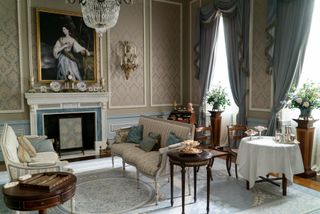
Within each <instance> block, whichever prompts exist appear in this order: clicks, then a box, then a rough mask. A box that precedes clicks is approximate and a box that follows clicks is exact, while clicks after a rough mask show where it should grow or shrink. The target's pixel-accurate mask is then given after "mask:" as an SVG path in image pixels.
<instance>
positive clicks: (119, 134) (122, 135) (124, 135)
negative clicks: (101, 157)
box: [114, 127, 131, 143]
mask: <svg viewBox="0 0 320 214" xmlns="http://www.w3.org/2000/svg"><path fill="white" fill-rule="evenodd" d="M130 129H131V127H127V128H121V129H118V130H116V136H115V142H114V143H123V142H127V139H128V133H129V131H130Z"/></svg>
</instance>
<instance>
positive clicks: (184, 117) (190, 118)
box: [168, 110, 196, 124]
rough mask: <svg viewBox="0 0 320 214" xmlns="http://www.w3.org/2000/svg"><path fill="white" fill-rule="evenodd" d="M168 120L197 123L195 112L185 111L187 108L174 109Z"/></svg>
mask: <svg viewBox="0 0 320 214" xmlns="http://www.w3.org/2000/svg"><path fill="white" fill-rule="evenodd" d="M168 120H175V121H179V122H183V123H191V124H195V123H196V115H195V113H194V112H190V111H185V110H173V111H172V112H171V113H170V115H169V117H168Z"/></svg>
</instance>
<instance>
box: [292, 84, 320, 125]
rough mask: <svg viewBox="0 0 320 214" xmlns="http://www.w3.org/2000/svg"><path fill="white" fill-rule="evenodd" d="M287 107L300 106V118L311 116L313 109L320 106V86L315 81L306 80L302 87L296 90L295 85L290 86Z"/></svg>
mask: <svg viewBox="0 0 320 214" xmlns="http://www.w3.org/2000/svg"><path fill="white" fill-rule="evenodd" d="M287 99H288V102H287V107H288V108H290V109H292V108H298V109H299V110H300V116H299V118H303V119H306V120H307V119H309V118H311V111H312V110H313V109H319V108H320V87H319V85H318V84H316V83H314V82H306V83H304V84H303V85H302V88H300V89H299V90H296V87H295V86H292V87H291V88H290V91H289V93H288V97H287Z"/></svg>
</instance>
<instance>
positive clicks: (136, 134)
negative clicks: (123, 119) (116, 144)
mask: <svg viewBox="0 0 320 214" xmlns="http://www.w3.org/2000/svg"><path fill="white" fill-rule="evenodd" d="M142 134H143V125H138V126H133V127H132V128H131V129H130V131H129V133H128V139H127V142H128V143H136V144H139V143H140V141H141V140H142Z"/></svg>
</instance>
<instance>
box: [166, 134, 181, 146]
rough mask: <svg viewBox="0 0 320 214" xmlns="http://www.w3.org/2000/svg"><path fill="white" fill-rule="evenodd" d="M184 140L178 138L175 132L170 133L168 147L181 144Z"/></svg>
mask: <svg viewBox="0 0 320 214" xmlns="http://www.w3.org/2000/svg"><path fill="white" fill-rule="evenodd" d="M182 141H183V139H182V138H180V137H178V136H177V135H176V134H175V133H174V132H170V133H169V136H168V139H167V146H170V145H172V144H176V143H180V142H182Z"/></svg>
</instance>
